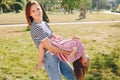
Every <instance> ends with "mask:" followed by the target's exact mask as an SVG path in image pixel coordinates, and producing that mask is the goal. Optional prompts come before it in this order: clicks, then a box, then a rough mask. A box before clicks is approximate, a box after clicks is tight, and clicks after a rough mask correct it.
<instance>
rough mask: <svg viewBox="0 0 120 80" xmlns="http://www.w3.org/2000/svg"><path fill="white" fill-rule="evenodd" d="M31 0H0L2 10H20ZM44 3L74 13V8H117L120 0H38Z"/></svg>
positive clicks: (48, 6) (46, 5) (52, 8)
mask: <svg viewBox="0 0 120 80" xmlns="http://www.w3.org/2000/svg"><path fill="white" fill-rule="evenodd" d="M27 1H29V0H0V11H3V12H4V13H5V12H16V13H18V12H20V11H22V10H24V8H25V4H26V2H27ZM37 1H38V2H40V3H42V5H43V6H44V7H45V9H46V10H51V11H54V10H55V9H57V10H58V9H60V10H61V9H64V11H65V12H68V13H73V10H74V9H79V10H82V11H83V12H84V13H85V12H86V10H87V9H89V10H96V11H100V10H101V9H111V8H112V9H116V8H117V6H118V5H119V4H120V0H37Z"/></svg>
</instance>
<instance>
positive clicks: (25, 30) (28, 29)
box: [8, 28, 30, 33]
mask: <svg viewBox="0 0 120 80" xmlns="http://www.w3.org/2000/svg"><path fill="white" fill-rule="evenodd" d="M27 31H30V28H26V29H24V30H19V31H12V32H13V33H14V32H27ZM12 32H8V33H12Z"/></svg>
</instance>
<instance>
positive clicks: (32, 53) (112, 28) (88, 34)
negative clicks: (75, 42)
mask: <svg viewBox="0 0 120 80" xmlns="http://www.w3.org/2000/svg"><path fill="white" fill-rule="evenodd" d="M50 27H51V28H52V30H53V31H54V32H55V34H57V35H60V36H62V37H64V38H71V36H73V35H77V36H78V37H79V38H80V40H81V41H82V42H83V43H84V45H85V52H86V53H88V55H89V56H90V58H91V60H90V68H89V71H88V73H87V75H86V79H85V80H111V79H113V80H120V23H110V24H81V25H52V26H50ZM37 62H38V52H37V49H36V47H35V45H34V43H33V41H32V39H31V37H30V32H29V31H26V27H4V28H3V27H1V28H0V80H17V79H18V80H49V79H48V75H47V73H46V72H45V69H44V67H43V68H42V69H41V70H39V71H36V70H35V67H36V64H37ZM63 80H65V79H64V77H63Z"/></svg>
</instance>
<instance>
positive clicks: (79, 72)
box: [73, 58, 88, 80]
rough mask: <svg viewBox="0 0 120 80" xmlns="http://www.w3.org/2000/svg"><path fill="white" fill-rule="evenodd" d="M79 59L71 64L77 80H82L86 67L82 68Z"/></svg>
mask: <svg viewBox="0 0 120 80" xmlns="http://www.w3.org/2000/svg"><path fill="white" fill-rule="evenodd" d="M81 59H82V58H79V59H77V60H76V61H74V62H73V68H74V74H75V77H76V79H77V80H84V76H85V73H86V71H87V70H88V67H83V66H82V63H81Z"/></svg>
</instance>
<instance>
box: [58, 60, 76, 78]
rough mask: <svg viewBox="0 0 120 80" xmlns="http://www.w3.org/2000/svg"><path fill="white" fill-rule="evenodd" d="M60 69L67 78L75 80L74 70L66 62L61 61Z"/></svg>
mask: <svg viewBox="0 0 120 80" xmlns="http://www.w3.org/2000/svg"><path fill="white" fill-rule="evenodd" d="M60 71H61V73H62V75H64V76H65V77H66V78H67V80H75V77H74V74H73V70H72V68H71V67H70V66H69V65H68V64H67V63H66V62H63V61H60Z"/></svg>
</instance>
